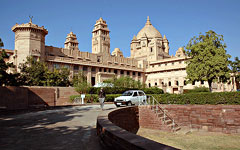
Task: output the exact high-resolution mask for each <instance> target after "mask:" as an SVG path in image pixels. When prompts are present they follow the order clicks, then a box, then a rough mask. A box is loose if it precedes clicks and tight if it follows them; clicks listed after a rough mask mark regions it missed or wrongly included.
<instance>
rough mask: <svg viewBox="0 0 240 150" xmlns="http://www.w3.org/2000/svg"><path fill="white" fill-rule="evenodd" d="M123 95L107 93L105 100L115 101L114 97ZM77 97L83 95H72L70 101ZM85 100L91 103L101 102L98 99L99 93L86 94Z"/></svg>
mask: <svg viewBox="0 0 240 150" xmlns="http://www.w3.org/2000/svg"><path fill="white" fill-rule="evenodd" d="M118 96H121V94H107V95H106V99H105V102H113V101H114V98H116V97H118ZM76 97H81V95H72V96H70V101H71V102H73V100H74V99H75V98H76ZM85 102H88V103H91V102H99V101H98V95H97V94H86V96H85Z"/></svg>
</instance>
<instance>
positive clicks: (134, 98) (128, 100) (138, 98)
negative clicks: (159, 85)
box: [114, 90, 147, 107]
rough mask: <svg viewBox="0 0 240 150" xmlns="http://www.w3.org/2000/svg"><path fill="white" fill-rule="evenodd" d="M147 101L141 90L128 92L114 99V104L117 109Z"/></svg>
mask: <svg viewBox="0 0 240 150" xmlns="http://www.w3.org/2000/svg"><path fill="white" fill-rule="evenodd" d="M146 101H147V96H146V94H145V93H144V92H143V91H141V90H129V91H126V92H124V93H123V94H122V96H119V97H117V98H115V99H114V104H115V105H116V106H117V107H119V106H120V105H127V106H131V105H133V104H134V105H140V104H144V103H145V102H146Z"/></svg>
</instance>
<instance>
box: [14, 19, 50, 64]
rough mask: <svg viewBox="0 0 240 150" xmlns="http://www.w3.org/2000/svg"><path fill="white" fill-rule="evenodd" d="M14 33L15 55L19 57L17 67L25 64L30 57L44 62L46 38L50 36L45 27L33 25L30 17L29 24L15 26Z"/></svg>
mask: <svg viewBox="0 0 240 150" xmlns="http://www.w3.org/2000/svg"><path fill="white" fill-rule="evenodd" d="M12 31H13V32H14V33H15V51H16V52H15V53H16V57H17V59H16V64H15V65H17V66H19V64H21V63H24V61H25V60H26V58H27V57H29V56H32V57H33V58H35V59H40V60H42V61H44V59H45V36H46V35H47V34H48V31H47V30H46V29H45V28H44V26H42V27H39V26H38V25H36V24H33V23H32V17H30V21H29V23H26V24H15V25H14V26H13V27H12Z"/></svg>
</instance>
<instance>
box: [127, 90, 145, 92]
mask: <svg viewBox="0 0 240 150" xmlns="http://www.w3.org/2000/svg"><path fill="white" fill-rule="evenodd" d="M127 91H131V92H136V91H137V92H143V91H142V90H127ZM127 91H125V92H127Z"/></svg>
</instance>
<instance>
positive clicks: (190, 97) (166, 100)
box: [152, 92, 240, 105]
mask: <svg viewBox="0 0 240 150" xmlns="http://www.w3.org/2000/svg"><path fill="white" fill-rule="evenodd" d="M152 95H153V96H154V97H155V98H156V99H157V100H158V101H159V102H160V103H161V104H201V105H203V104H211V105H217V104H229V105H239V104H240V92H220V93H208V92H202V93H188V94H158V95H157V94H152Z"/></svg>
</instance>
